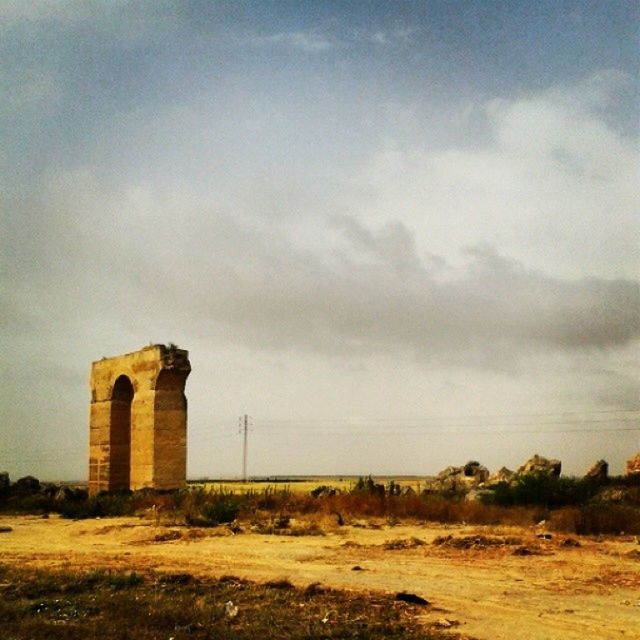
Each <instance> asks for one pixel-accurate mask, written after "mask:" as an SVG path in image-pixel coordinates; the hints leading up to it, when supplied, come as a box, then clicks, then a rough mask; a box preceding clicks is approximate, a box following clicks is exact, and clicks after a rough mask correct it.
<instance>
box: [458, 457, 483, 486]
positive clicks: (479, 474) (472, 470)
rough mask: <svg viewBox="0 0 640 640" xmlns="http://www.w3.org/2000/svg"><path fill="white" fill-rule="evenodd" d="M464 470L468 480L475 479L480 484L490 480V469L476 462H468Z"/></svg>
mask: <svg viewBox="0 0 640 640" xmlns="http://www.w3.org/2000/svg"><path fill="white" fill-rule="evenodd" d="M462 470H463V472H464V475H465V476H466V477H467V478H473V479H474V480H475V481H477V482H478V483H482V482H486V481H487V480H488V478H489V469H487V468H486V467H483V466H482V465H481V464H480V463H479V462H476V461H475V460H471V461H470V462H467V464H465V465H464V467H463V468H462Z"/></svg>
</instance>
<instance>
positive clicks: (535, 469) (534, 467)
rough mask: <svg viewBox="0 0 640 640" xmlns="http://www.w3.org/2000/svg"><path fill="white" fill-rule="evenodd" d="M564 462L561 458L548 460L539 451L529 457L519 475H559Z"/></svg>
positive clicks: (518, 472) (519, 470)
mask: <svg viewBox="0 0 640 640" xmlns="http://www.w3.org/2000/svg"><path fill="white" fill-rule="evenodd" d="M561 468H562V463H561V462H560V460H548V459H547V458H544V457H542V456H539V455H538V454H537V453H536V454H535V455H534V456H533V457H532V458H529V460H527V461H526V462H525V463H524V464H523V465H522V466H521V467H520V468H519V469H518V471H517V475H519V476H539V475H544V476H559V475H560V470H561Z"/></svg>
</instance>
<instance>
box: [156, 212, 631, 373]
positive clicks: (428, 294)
mask: <svg viewBox="0 0 640 640" xmlns="http://www.w3.org/2000/svg"><path fill="white" fill-rule="evenodd" d="M340 225H341V227H342V233H343V234H344V237H345V238H346V240H347V243H346V245H345V246H343V247H342V248H339V249H335V250H334V251H333V252H332V254H331V255H330V257H328V256H327V255H326V254H322V255H321V254H318V253H312V252H303V251H301V250H299V249H297V248H296V247H295V246H294V245H293V244H292V243H291V242H290V241H288V240H287V239H286V237H285V236H284V235H279V236H269V237H265V236H261V235H260V234H258V233H255V232H248V231H246V230H242V229H241V228H239V227H236V226H234V225H233V224H230V223H229V221H223V222H221V221H220V220H215V221H210V226H209V227H207V228H204V229H201V230H199V231H198V232H197V233H196V234H195V235H196V236H197V237H199V238H200V239H201V240H200V243H201V244H200V245H199V246H197V247H192V251H191V256H192V257H193V259H194V262H193V265H192V266H191V267H188V270H189V272H190V275H189V276H188V279H189V280H190V281H191V282H197V281H199V284H197V285H195V286H193V285H192V287H190V288H189V287H188V288H187V294H188V297H189V301H190V302H189V305H188V306H189V308H192V309H193V308H195V309H197V310H198V312H199V314H200V315H201V317H202V318H203V319H208V321H209V322H211V323H213V324H217V325H221V326H224V327H226V330H227V331H229V332H230V334H232V335H234V336H236V338H237V339H238V340H240V341H242V342H245V341H250V342H252V343H253V344H254V345H255V346H257V347H263V348H287V349H288V348H296V347H297V348H303V349H310V350H319V351H326V352H329V353H340V352H343V353H345V354H346V353H351V352H360V353H366V352H370V351H377V350H390V351H392V350H398V349H399V350H401V351H406V352H409V353H412V354H413V355H414V356H415V357H417V358H418V359H420V360H428V359H430V358H433V357H436V358H439V359H442V360H447V359H448V358H450V357H451V358H453V359H454V360H455V361H457V362H458V363H459V364H481V365H482V366H492V362H493V363H494V364H497V365H498V366H500V362H502V360H504V359H505V358H507V359H512V358H515V359H516V360H517V359H518V358H519V357H520V356H524V355H526V354H527V353H529V352H531V351H550V350H551V351H552V350H561V351H562V350H564V351H572V350H575V349H590V348H596V349H610V348H616V347H619V346H624V345H626V344H628V343H629V342H631V341H633V340H635V339H637V338H639V337H640V313H639V312H640V290H639V287H638V283H637V282H633V281H629V280H604V279H598V278H583V279H576V280H563V279H560V278H556V277H551V276H548V275H545V274H543V273H540V272H537V271H532V270H527V269H526V268H524V267H523V266H522V265H520V264H519V263H517V262H516V261H513V260H509V259H507V258H504V257H502V256H500V255H499V254H498V253H496V252H495V251H494V250H493V249H492V248H491V247H487V246H483V247H474V248H473V249H471V250H470V251H469V258H470V259H469V261H468V263H467V265H466V267H465V268H464V269H461V270H459V271H458V272H457V274H456V276H455V277H447V278H442V277H439V276H438V275H437V274H438V270H437V269H434V268H433V266H432V263H433V262H434V258H433V257H431V256H428V262H427V266H425V262H424V261H423V260H422V259H421V258H420V256H419V255H418V253H417V251H416V247H415V243H414V239H413V236H412V234H411V233H410V232H409V230H408V229H407V228H406V227H405V226H404V225H402V224H401V223H395V224H392V225H388V226H387V227H385V228H384V229H382V230H381V231H379V232H377V233H374V232H372V231H371V230H369V229H367V228H366V227H364V226H362V225H359V224H358V223H357V222H355V221H354V220H347V219H344V218H343V219H342V220H341V222H340ZM204 245H207V246H208V249H209V251H208V255H207V252H206V251H205V249H204ZM435 261H436V262H439V264H442V263H444V261H443V260H442V259H440V260H439V261H438V260H435ZM196 270H197V271H198V272H199V273H200V276H199V277H198V275H197V273H196ZM183 276H184V272H183V273H182V274H180V276H179V277H178V278H175V279H174V281H173V285H172V288H173V290H174V291H176V292H178V291H180V289H181V281H182V280H183ZM165 277H167V278H170V277H171V274H170V273H167V274H165ZM178 295H180V294H178Z"/></svg>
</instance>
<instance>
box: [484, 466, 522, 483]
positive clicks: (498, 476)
mask: <svg viewBox="0 0 640 640" xmlns="http://www.w3.org/2000/svg"><path fill="white" fill-rule="evenodd" d="M515 475H516V474H515V473H514V472H513V471H511V469H507V467H502V469H498V471H496V472H495V473H492V474H491V475H490V476H489V479H488V480H487V485H488V486H490V487H492V486H494V485H496V484H500V483H501V482H506V483H507V484H508V483H510V482H511V481H512V480H513V478H514V476H515Z"/></svg>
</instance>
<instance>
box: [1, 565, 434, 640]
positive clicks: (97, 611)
mask: <svg viewBox="0 0 640 640" xmlns="http://www.w3.org/2000/svg"><path fill="white" fill-rule="evenodd" d="M0 581H1V584H0V590H1V593H2V597H1V598H0V626H1V628H2V637H3V638H5V639H7V640H9V639H12V640H23V639H24V640H27V639H30V638H47V639H48V640H89V639H92V638H96V639H98V638H100V639H102V638H109V639H110V640H118V639H122V640H126V639H129V638H136V639H137V640H156V639H157V638H172V639H173V640H182V639H185V640H186V639H189V640H205V639H206V640H211V639H212V638H225V639H226V638H228V639H230V640H231V639H237V640H242V639H247V640H249V639H254V638H264V639H265V640H268V639H274V640H275V639H276V638H277V639H280V638H292V639H297V638H299V639H303V638H304V639H305V640H312V639H314V638H317V639H318V640H319V639H321V638H323V639H324V638H327V639H329V638H340V639H345V640H346V639H349V638H354V639H355V638H358V639H359V640H368V639H369V640H375V639H380V640H382V639H383V638H397V639H398V640H438V639H439V638H442V635H441V634H439V633H437V632H436V631H433V630H432V631H429V630H426V629H425V628H424V627H423V626H422V625H420V624H419V623H418V622H417V620H416V616H415V606H412V605H411V604H410V603H406V602H402V601H400V600H398V599H395V598H394V597H391V596H382V595H373V594H359V595H356V594H353V593H346V592H341V591H336V590H332V589H327V588H323V587H321V586H319V585H310V586H309V587H307V588H306V589H297V588H295V587H294V586H293V585H292V584H291V583H290V582H288V581H286V580H279V581H278V580H274V581H270V582H266V583H264V584H256V583H252V582H249V581H247V580H242V579H240V578H237V577H233V576H224V577H222V578H220V579H217V580H202V579H195V578H194V577H193V576H191V575H189V574H186V573H178V574H164V575H162V574H160V575H158V574H156V575H146V576H143V575H140V574H137V573H135V572H124V573H123V572H112V571H91V572H76V573H68V572H67V573H62V572H55V571H42V570H40V571H33V570H25V569H15V568H10V567H7V566H2V565H0Z"/></svg>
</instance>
